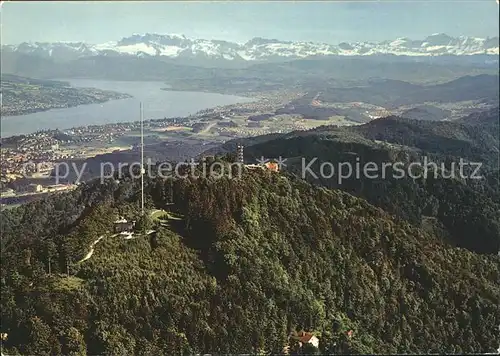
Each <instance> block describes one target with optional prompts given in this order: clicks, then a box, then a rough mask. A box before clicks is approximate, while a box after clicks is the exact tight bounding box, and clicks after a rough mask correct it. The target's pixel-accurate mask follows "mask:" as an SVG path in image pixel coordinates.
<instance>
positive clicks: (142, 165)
mask: <svg viewBox="0 0 500 356" xmlns="http://www.w3.org/2000/svg"><path fill="white" fill-rule="evenodd" d="M140 108H141V214H142V216H144V173H145V172H144V114H143V108H142V102H141V103H140Z"/></svg>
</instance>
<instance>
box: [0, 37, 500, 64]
mask: <svg viewBox="0 0 500 356" xmlns="http://www.w3.org/2000/svg"><path fill="white" fill-rule="evenodd" d="M2 51H15V52H20V53H26V54H33V55H37V56H43V57H53V58H55V59H76V58H80V57H87V56H96V55H107V56H109V55H119V56H137V57H151V56H153V57H155V56H159V57H168V58H181V59H182V58H186V59H187V58H191V59H223V60H243V61H265V60H275V59H298V58H308V57H318V56H370V55H380V54H391V55H401V56H441V55H458V56H461V55H477V54H487V55H498V54H499V39H498V37H491V38H490V37H488V38H477V37H469V36H459V37H452V36H449V35H447V34H445V33H434V34H431V35H429V36H427V37H426V38H425V39H423V40H412V39H409V38H407V37H399V38H397V39H395V40H387V41H381V42H341V43H339V44H336V45H334V44H327V43H316V42H304V41H281V40H278V39H266V38H262V37H255V38H253V39H251V40H249V41H247V42H246V43H235V42H229V41H223V40H207V39H192V38H188V37H186V36H185V35H183V34H157V33H144V34H138V33H135V34H132V35H131V36H128V37H124V38H122V39H120V40H118V41H113V42H106V43H101V44H86V43H82V42H56V43H40V42H35V43H26V42H25V43H21V44H19V45H5V46H2Z"/></svg>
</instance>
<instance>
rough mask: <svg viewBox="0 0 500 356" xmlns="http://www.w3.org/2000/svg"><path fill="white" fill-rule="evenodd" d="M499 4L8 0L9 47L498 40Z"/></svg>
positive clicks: (485, 0)
mask: <svg viewBox="0 0 500 356" xmlns="http://www.w3.org/2000/svg"><path fill="white" fill-rule="evenodd" d="M498 10H499V5H498V4H497V3H496V0H471V1H460V0H445V1H425V0H417V1H410V0H399V1H384V0H381V1H363V2H362V1H352V0H351V1H349V2H341V1H336V2H312V1H303V2H285V1H267V2H259V1H248V2H242V1H221V2H208V1H205V2H201V1H199V2H194V1H192V2H188V1H183V2H171V1H165V2H160V1H150V2H144V1H141V2H132V1H130V2H104V1H96V2H49V1H43V2H42V1H40V2H3V3H2V8H1V25H2V28H1V30H2V31H1V36H2V37H1V40H2V44H18V43H21V42H30V41H31V42H56V41H72V42H73V41H74V42H77V41H78V42H79V41H83V42H87V43H103V42H108V41H117V40H119V39H121V38H123V37H127V36H130V35H132V34H133V33H139V34H143V33H159V34H166V33H176V34H184V35H185V36H186V37H189V38H205V39H221V40H228V41H234V42H240V43H243V42H246V41H248V40H250V39H251V38H253V37H264V38H274V39H279V40H289V41H313V42H325V43H331V44H338V43H340V42H343V41H346V42H352V41H383V40H389V39H395V38H398V37H409V38H412V39H423V38H425V37H426V36H428V35H430V34H433V33H446V34H448V35H451V36H459V35H466V36H474V37H488V36H489V37H494V36H498V32H499V20H498Z"/></svg>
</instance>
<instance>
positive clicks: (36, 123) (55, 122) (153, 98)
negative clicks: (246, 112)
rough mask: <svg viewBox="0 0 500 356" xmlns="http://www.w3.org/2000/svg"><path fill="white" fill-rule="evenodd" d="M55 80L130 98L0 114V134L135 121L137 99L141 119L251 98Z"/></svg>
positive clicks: (155, 85) (117, 83)
mask: <svg viewBox="0 0 500 356" xmlns="http://www.w3.org/2000/svg"><path fill="white" fill-rule="evenodd" d="M58 80H63V81H66V82H69V83H70V84H71V85H72V86H73V87H82V88H85V87H87V88H98V89H103V90H113V91H117V92H121V93H127V94H130V95H132V96H133V98H129V99H121V100H111V101H108V102H106V103H102V104H90V105H81V106H75V107H72V108H64V109H52V110H49V111H43V112H37V113H32V114H27V115H18V116H6V117H2V121H1V136H2V137H8V136H13V135H20V134H27V133H32V132H35V131H38V130H42V129H57V128H58V129H69V128H72V127H77V126H87V125H102V124H107V123H115V122H130V121H137V120H139V115H140V112H139V102H141V101H142V103H143V106H144V120H149V119H162V118H164V117H183V116H188V115H191V114H194V113H196V112H198V111H200V110H203V109H209V108H213V107H216V106H222V105H230V104H236V103H244V102H249V101H252V99H249V98H243V97H238V96H233V95H223V94H212V93H199V92H185V91H166V90H161V88H165V87H167V85H166V84H165V83H164V82H127V81H106V80H93V79H69V80H68V79H58Z"/></svg>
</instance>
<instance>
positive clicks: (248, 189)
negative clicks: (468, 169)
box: [0, 110, 500, 355]
mask: <svg viewBox="0 0 500 356" xmlns="http://www.w3.org/2000/svg"><path fill="white" fill-rule="evenodd" d="M495 129H496V131H495ZM495 139H496V140H498V110H497V111H496V112H494V111H492V112H489V113H485V114H481V115H471V116H470V117H468V118H464V119H463V120H460V121H459V122H456V123H429V122H417V121H412V120H404V119H400V118H387V119H381V120H375V121H373V122H370V123H368V124H366V125H362V126H358V127H350V128H335V127H321V128H318V129H315V130H311V131H307V132H296V133H291V134H286V135H270V136H266V137H260V138H252V139H250V140H248V143H246V146H247V147H246V148H245V156H246V157H245V158H246V159H247V160H249V161H251V160H252V159H254V158H255V157H260V156H261V155H263V156H265V157H277V156H279V155H281V156H283V157H287V161H286V163H287V166H286V168H285V169H284V171H282V172H281V173H274V172H269V171H264V170H256V171H254V170H246V169H245V170H244V172H243V176H241V177H239V178H233V179H230V178H228V177H227V176H225V177H223V178H216V177H215V176H207V175H205V176H203V175H201V176H200V177H198V178H196V179H195V178H188V179H171V178H170V179H160V178H155V179H153V178H147V179H146V181H145V193H146V201H145V203H146V208H147V214H146V215H145V216H141V214H140V182H138V181H137V180H133V179H131V178H124V179H120V181H117V180H114V179H109V180H107V181H105V182H104V184H101V183H100V182H99V181H91V182H87V183H85V184H83V185H82V186H80V187H79V188H78V189H77V190H75V191H72V192H68V193H63V194H59V195H55V196H48V197H46V198H43V199H41V200H38V201H33V202H30V203H28V204H25V205H22V206H20V207H18V208H14V209H11V210H6V211H2V212H1V213H0V214H1V216H0V217H1V229H2V234H1V248H2V256H1V258H2V259H1V261H2V269H1V317H2V324H1V329H0V332H1V333H2V335H3V337H2V353H3V354H5V355H16V354H22V355H124V354H127V355H128V354H130V355H175V354H201V353H252V354H276V353H282V352H283V349H284V347H285V346H289V351H290V353H292V354H304V353H318V352H321V353H329V354H374V353H377V354H379V353H458V354H459V353H485V352H493V351H494V350H496V349H497V347H498V325H499V323H500V306H499V304H498V300H500V283H499V281H500V263H499V262H500V257H499V256H498V254H497V252H498V250H499V247H500V246H499V244H500V242H499V241H500V195H499V189H498V188H499V170H498V165H497V164H498V161H495V156H496V157H498V146H497V147H496V150H495V146H494V144H493V143H494V141H495ZM235 143H236V142H229V143H228V144H227V145H226V146H224V147H222V149H223V150H224V149H225V150H226V151H228V150H229V151H231V150H232V145H234V144H235ZM497 143H498V141H497ZM315 157H316V158H318V162H321V161H328V162H332V163H338V162H351V163H353V164H355V163H356V162H360V163H364V162H376V163H379V164H381V163H383V162H403V163H404V164H405V165H407V164H410V163H411V162H415V161H421V160H422V159H423V157H428V158H431V159H432V160H433V161H435V162H438V163H443V164H444V169H438V170H436V175H435V176H434V174H431V175H430V176H428V177H427V178H419V179H413V178H409V177H405V178H404V179H394V178H391V177H392V173H393V172H392V171H390V170H389V171H388V173H387V174H386V177H385V178H378V179H363V178H359V179H358V178H356V179H346V180H344V181H342V182H341V183H339V182H338V180H337V179H324V178H319V179H314V178H312V177H310V176H309V177H306V179H301V178H300V176H301V172H300V169H301V158H305V159H306V160H310V159H313V158H315ZM459 158H465V159H467V160H470V161H475V160H477V161H480V162H482V163H484V164H483V167H482V169H481V173H482V175H483V178H482V179H480V180H470V179H461V178H447V175H449V174H450V172H452V171H453V168H452V167H451V165H450V163H451V162H454V161H456V160H458V159H459ZM214 159H215V160H216V161H218V162H219V163H223V164H228V161H231V160H232V159H234V154H229V155H226V156H225V157H222V158H221V157H220V156H216V157H215V158H212V159H211V160H210V162H212V163H213V162H214ZM233 168H234V167H233ZM317 168H318V167H317V166H313V170H317ZM153 171H154V170H153ZM198 173H201V171H200V172H198ZM432 173H434V171H432ZM158 212H160V214H159V215H158ZM158 216H159V217H158ZM119 217H125V218H126V219H129V220H136V221H137V224H136V227H135V229H134V235H133V236H132V238H125V237H124V235H119V234H115V233H114V232H113V227H114V221H115V220H116V219H118V218H119ZM150 230H151V231H150ZM298 331H308V332H312V333H314V334H315V335H316V336H317V337H318V338H319V340H320V342H319V349H315V348H314V347H310V345H308V347H302V348H300V347H299V345H297V343H296V342H294V341H293V339H291V338H290V337H289V336H290V334H291V333H294V332H298Z"/></svg>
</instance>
